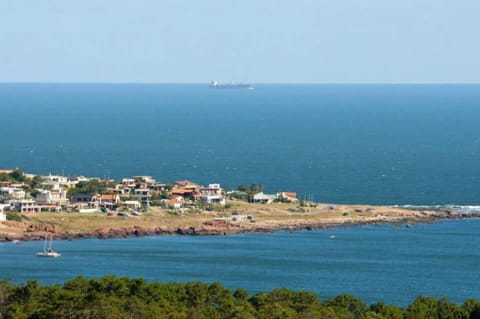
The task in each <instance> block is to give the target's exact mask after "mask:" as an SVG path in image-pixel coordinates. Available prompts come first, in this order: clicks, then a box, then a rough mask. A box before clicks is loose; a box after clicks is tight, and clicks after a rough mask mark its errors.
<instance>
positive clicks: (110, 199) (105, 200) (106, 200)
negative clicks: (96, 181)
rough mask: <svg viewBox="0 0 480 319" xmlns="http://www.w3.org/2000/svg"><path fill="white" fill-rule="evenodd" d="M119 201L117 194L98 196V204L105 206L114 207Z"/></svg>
mask: <svg viewBox="0 0 480 319" xmlns="http://www.w3.org/2000/svg"><path fill="white" fill-rule="evenodd" d="M119 203H120V196H118V194H103V195H100V196H99V198H98V204H99V205H100V206H103V207H105V208H109V209H114V208H116V207H117V206H118V204H119Z"/></svg>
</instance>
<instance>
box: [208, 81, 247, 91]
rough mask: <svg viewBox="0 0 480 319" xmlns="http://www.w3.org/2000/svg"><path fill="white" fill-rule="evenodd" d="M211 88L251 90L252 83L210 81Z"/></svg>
mask: <svg viewBox="0 0 480 319" xmlns="http://www.w3.org/2000/svg"><path fill="white" fill-rule="evenodd" d="M209 87H210V88H211V89H247V90H253V89H254V88H253V85H251V84H249V83H222V82H219V81H212V82H210V85H209Z"/></svg>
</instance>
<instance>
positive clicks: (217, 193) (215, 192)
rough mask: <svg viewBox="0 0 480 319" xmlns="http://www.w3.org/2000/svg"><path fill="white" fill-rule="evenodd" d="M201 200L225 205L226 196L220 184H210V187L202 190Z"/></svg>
mask: <svg viewBox="0 0 480 319" xmlns="http://www.w3.org/2000/svg"><path fill="white" fill-rule="evenodd" d="M200 194H201V196H202V197H201V200H202V201H204V202H207V203H218V204H222V205H225V196H223V189H222V188H221V187H220V184H209V185H208V187H204V188H201V189H200Z"/></svg>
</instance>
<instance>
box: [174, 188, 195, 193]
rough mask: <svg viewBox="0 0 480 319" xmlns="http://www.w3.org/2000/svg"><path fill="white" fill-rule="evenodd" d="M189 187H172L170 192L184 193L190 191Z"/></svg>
mask: <svg viewBox="0 0 480 319" xmlns="http://www.w3.org/2000/svg"><path fill="white" fill-rule="evenodd" d="M191 192H192V190H191V189H185V188H174V189H172V194H185V193H191Z"/></svg>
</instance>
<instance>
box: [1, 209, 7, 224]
mask: <svg viewBox="0 0 480 319" xmlns="http://www.w3.org/2000/svg"><path fill="white" fill-rule="evenodd" d="M6 220H7V215H5V213H4V212H3V211H0V222H3V221H6Z"/></svg>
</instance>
